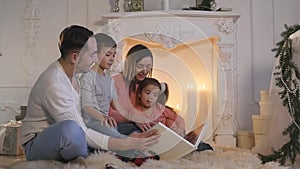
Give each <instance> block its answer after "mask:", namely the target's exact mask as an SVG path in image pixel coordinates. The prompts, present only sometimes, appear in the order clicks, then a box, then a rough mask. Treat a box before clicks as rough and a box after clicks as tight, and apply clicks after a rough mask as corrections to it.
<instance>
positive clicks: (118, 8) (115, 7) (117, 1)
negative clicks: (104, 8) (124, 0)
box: [112, 0, 120, 12]
mask: <svg viewBox="0 0 300 169" xmlns="http://www.w3.org/2000/svg"><path fill="white" fill-rule="evenodd" d="M112 11H113V12H119V11H120V7H119V0H114V6H113V9H112Z"/></svg>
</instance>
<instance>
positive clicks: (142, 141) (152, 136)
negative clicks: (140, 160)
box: [127, 129, 160, 150]
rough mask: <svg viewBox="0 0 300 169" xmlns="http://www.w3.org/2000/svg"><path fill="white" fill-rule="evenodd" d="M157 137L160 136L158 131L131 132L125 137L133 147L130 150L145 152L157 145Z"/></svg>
mask: <svg viewBox="0 0 300 169" xmlns="http://www.w3.org/2000/svg"><path fill="white" fill-rule="evenodd" d="M159 137H160V134H159V133H158V130H156V129H153V130H150V131H146V132H142V133H138V132H133V133H131V134H130V135H129V136H128V137H127V139H129V140H130V143H131V146H133V147H132V148H134V149H138V150H145V149H147V148H149V147H150V146H152V145H154V144H156V143H158V141H159Z"/></svg>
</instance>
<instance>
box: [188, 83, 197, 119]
mask: <svg viewBox="0 0 300 169" xmlns="http://www.w3.org/2000/svg"><path fill="white" fill-rule="evenodd" d="M196 113H197V89H196V88H195V87H194V86H193V85H192V84H190V85H188V88H187V114H188V115H191V116H192V115H194V114H196Z"/></svg>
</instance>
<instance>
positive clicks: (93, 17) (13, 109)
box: [0, 0, 300, 129]
mask: <svg viewBox="0 0 300 169" xmlns="http://www.w3.org/2000/svg"><path fill="white" fill-rule="evenodd" d="M145 1H147V2H145V3H147V4H148V6H147V7H148V8H150V7H151V8H154V9H161V8H160V6H159V5H157V4H161V1H160V0H145ZM158 1H160V2H158ZM32 2H35V3H36V4H35V5H34V6H33V7H32V6H31V7H32V9H38V10H37V11H35V12H36V13H35V14H28V13H27V15H26V11H28V9H30V7H29V6H28V4H31V3H32ZM170 2H171V3H172V4H170V8H171V9H176V8H181V7H186V6H191V5H190V4H192V3H193V1H191V0H172V1H170ZM216 2H217V4H218V6H219V7H220V6H225V7H232V8H233V12H236V13H240V14H241V17H240V18H239V20H238V22H237V31H238V32H237V44H238V46H237V53H238V71H237V72H238V82H237V83H238V93H239V95H238V98H239V101H238V114H237V117H238V123H239V127H240V128H241V129H252V120H251V115H252V114H258V113H259V107H258V101H259V91H260V90H265V89H268V86H269V82H270V77H271V71H272V67H273V62H274V53H272V52H271V49H272V48H273V47H275V43H276V42H277V41H279V40H280V39H281V37H280V33H281V32H282V31H283V30H284V27H283V25H284V24H288V25H292V24H296V23H300V18H299V17H297V16H299V14H300V11H299V10H297V8H296V7H298V6H299V5H300V2H299V1H298V0H285V1H281V0H264V1H260V0H243V1H239V0H217V1H216ZM123 3H124V0H120V8H121V11H123V7H122V5H123ZM110 4H112V0H105V1H103V0H102V1H99V0H51V1H48V0H23V1H20V0H0V53H1V54H2V55H1V56H0V77H1V81H0V124H1V123H3V122H5V121H8V120H10V119H14V116H15V115H16V114H18V113H19V106H20V105H22V104H26V103H27V98H28V95H29V91H30V88H31V86H32V84H33V83H34V81H35V80H36V78H37V77H38V75H39V74H40V73H41V72H42V71H43V70H44V69H45V67H46V66H47V65H48V64H50V63H51V62H52V61H53V60H55V59H57V58H58V57H59V52H58V49H57V39H58V35H59V33H60V31H61V30H62V29H63V28H64V27H65V26H67V25H71V24H81V25H84V26H87V27H89V28H90V29H92V30H93V31H96V30H98V29H99V28H100V27H101V26H103V25H104V24H105V22H104V21H103V20H101V14H104V13H107V12H109V11H110V10H111V5H110ZM29 11H30V10H29ZM29 16H31V17H29ZM32 37H34V38H32Z"/></svg>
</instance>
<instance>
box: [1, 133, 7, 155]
mask: <svg viewBox="0 0 300 169" xmlns="http://www.w3.org/2000/svg"><path fill="white" fill-rule="evenodd" d="M5 132H6V127H0V154H3V144H4V139H5Z"/></svg>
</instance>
